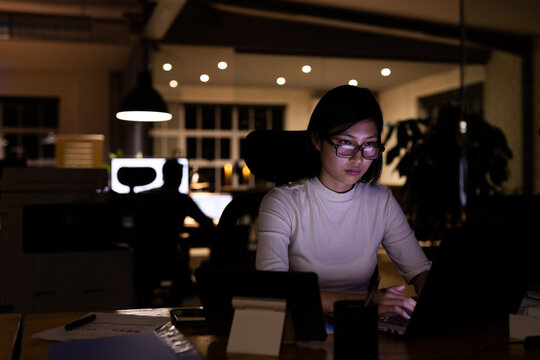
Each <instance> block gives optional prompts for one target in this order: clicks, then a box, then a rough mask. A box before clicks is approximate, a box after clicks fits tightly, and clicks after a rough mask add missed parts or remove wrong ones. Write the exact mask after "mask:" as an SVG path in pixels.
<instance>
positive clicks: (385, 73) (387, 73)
mask: <svg viewBox="0 0 540 360" xmlns="http://www.w3.org/2000/svg"><path fill="white" fill-rule="evenodd" d="M391 73H392V70H390V69H389V68H383V69H381V75H382V76H390V74H391Z"/></svg>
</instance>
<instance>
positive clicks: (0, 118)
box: [0, 97, 60, 165]
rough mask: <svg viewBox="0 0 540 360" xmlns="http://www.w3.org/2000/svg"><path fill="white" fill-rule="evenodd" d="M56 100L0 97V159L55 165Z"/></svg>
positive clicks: (57, 102)
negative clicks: (0, 141)
mask: <svg viewBox="0 0 540 360" xmlns="http://www.w3.org/2000/svg"><path fill="white" fill-rule="evenodd" d="M59 104H60V100H59V99H58V98H31V97H0V135H1V136H2V143H1V145H2V146H1V148H0V158H3V159H5V158H16V159H26V160H27V161H28V163H29V164H35V165H51V164H54V134H55V133H56V132H57V130H58V111H59Z"/></svg>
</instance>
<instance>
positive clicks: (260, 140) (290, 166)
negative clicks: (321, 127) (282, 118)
mask: <svg viewBox="0 0 540 360" xmlns="http://www.w3.org/2000/svg"><path fill="white" fill-rule="evenodd" d="M307 136H308V135H307V132H306V131H287V130H255V131H252V132H250V133H249V134H248V136H247V137H246V139H245V142H244V149H245V154H243V155H244V160H245V161H246V165H247V166H248V168H249V170H250V171H251V172H252V173H253V174H254V175H255V176H257V177H259V178H261V179H264V180H267V181H272V182H273V183H274V184H275V185H283V184H286V183H288V182H291V181H295V180H299V179H301V178H303V177H305V176H306V174H307V165H308V164H307V161H306V154H307V151H308V144H309V142H308V141H307Z"/></svg>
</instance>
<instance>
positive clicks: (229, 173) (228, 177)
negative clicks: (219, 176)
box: [223, 163, 233, 185]
mask: <svg viewBox="0 0 540 360" xmlns="http://www.w3.org/2000/svg"><path fill="white" fill-rule="evenodd" d="M232 170H233V166H232V164H229V163H227V164H225V166H223V172H224V173H225V185H231V184H232Z"/></svg>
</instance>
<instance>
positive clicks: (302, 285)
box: [195, 268, 326, 341]
mask: <svg viewBox="0 0 540 360" xmlns="http://www.w3.org/2000/svg"><path fill="white" fill-rule="evenodd" d="M195 278H196V280H197V287H198V289H199V296H200V299H201V303H202V305H203V307H204V311H205V316H206V321H207V324H208V327H209V328H210V329H211V330H213V331H215V332H216V333H218V334H221V335H228V334H229V331H230V328H231V324H232V320H233V315H234V308H233V305H232V298H233V297H253V298H265V299H268V298H273V299H286V307H287V311H288V312H289V313H290V317H291V321H292V327H293V331H294V337H295V340H299V341H310V340H315V341H323V340H325V339H326V328H325V323H324V316H323V310H322V304H321V295H320V292H319V283H318V277H317V275H316V274H315V273H308V272H281V271H224V270H211V269H203V268H198V269H197V270H196V271H195Z"/></svg>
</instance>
